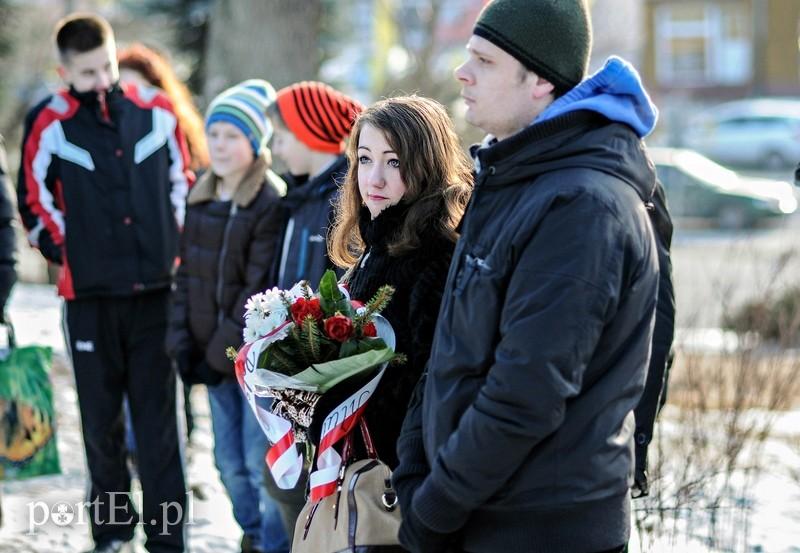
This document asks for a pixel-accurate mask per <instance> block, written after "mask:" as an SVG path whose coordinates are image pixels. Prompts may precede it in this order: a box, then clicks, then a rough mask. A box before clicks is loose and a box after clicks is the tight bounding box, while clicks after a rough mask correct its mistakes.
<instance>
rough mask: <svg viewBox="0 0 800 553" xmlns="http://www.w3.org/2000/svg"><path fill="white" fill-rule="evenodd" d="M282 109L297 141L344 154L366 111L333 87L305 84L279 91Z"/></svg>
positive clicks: (326, 150)
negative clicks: (355, 122) (359, 116)
mask: <svg viewBox="0 0 800 553" xmlns="http://www.w3.org/2000/svg"><path fill="white" fill-rule="evenodd" d="M275 101H276V102H277V104H278V109H279V110H280V113H281V118H282V119H283V122H284V123H286V127H287V128H288V129H289V130H290V131H291V132H292V133H293V134H294V135H295V136H296V137H297V139H298V140H299V141H300V142H302V143H303V144H305V145H306V146H308V147H309V148H311V149H312V150H315V151H318V152H325V153H328V154H341V153H342V152H344V139H345V138H347V135H349V134H350V129H352V128H353V122H354V121H355V119H356V117H357V116H358V114H359V113H360V112H361V110H362V109H363V108H364V106H362V105H361V104H360V103H359V102H358V101H357V100H354V99H353V98H350V97H349V96H345V95H344V94H342V93H341V92H339V91H337V90H334V89H333V88H331V87H330V86H328V85H326V84H324V83H319V82H314V81H304V82H301V83H296V84H293V85H292V86H287V87H286V88H283V89H281V90H279V91H278V96H277V99H276V100H275Z"/></svg>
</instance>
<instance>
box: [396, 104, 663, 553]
mask: <svg viewBox="0 0 800 553" xmlns="http://www.w3.org/2000/svg"><path fill="white" fill-rule="evenodd" d="M478 157H479V161H480V167H481V168H482V169H481V170H480V172H479V173H478V175H477V178H476V186H475V192H474V194H473V198H472V202H471V204H470V207H469V209H468V212H467V214H466V216H465V218H464V220H463V222H462V227H461V233H462V234H461V239H460V240H459V242H458V245H457V247H456V251H455V253H454V255H453V263H452V265H451V269H450V273H449V275H448V282H447V287H446V288H445V292H444V296H443V300H442V308H441V312H440V316H439V321H438V324H437V327H436V334H435V338H434V343H433V348H432V352H431V358H430V361H429V364H428V372H427V377H426V380H425V383H424V392H423V393H422V394H421V395H422V397H421V401H417V402H416V403H415V404H414V405H412V406H411V407H410V411H409V417H408V418H407V419H406V421H405V423H404V427H403V432H402V434H401V437H400V440H399V443H398V453H399V456H400V467H399V468H398V470H397V471H396V474H395V479H396V482H397V486H398V493H399V494H400V495H401V501H402V502H403V503H410V505H409V508H410V509H411V510H412V511H413V515H415V516H416V518H417V519H418V520H422V521H424V523H425V525H426V526H427V527H428V528H429V529H431V530H434V531H436V532H439V533H442V534H455V533H459V534H460V535H461V539H462V541H463V547H464V549H466V550H469V551H471V552H476V553H484V552H486V553H488V552H492V553H494V552H496V551H504V552H507V553H516V552H523V551H525V552H530V551H547V552H549V553H567V552H570V553H571V552H574V551H600V550H605V549H610V548H612V547H616V546H619V545H621V544H623V543H625V542H626V541H627V540H628V537H629V532H630V527H629V520H630V516H629V509H630V500H629V497H628V496H629V487H630V483H631V481H630V480H631V476H632V472H633V453H634V452H633V433H634V416H633V409H634V408H635V407H636V405H637V403H638V401H639V398H640V396H641V393H642V389H643V387H644V382H645V375H646V371H647V364H648V360H649V355H650V342H651V338H652V332H653V322H654V315H655V308H656V298H657V287H658V259H657V251H656V250H657V248H656V244H655V240H654V236H653V230H652V227H651V224H650V221H649V215H648V213H647V206H648V205H649V203H650V202H651V197H652V194H653V192H654V189H655V174H654V171H653V167H652V164H651V163H650V162H649V161H648V159H647V156H646V154H645V150H644V147H643V143H642V141H641V140H640V139H639V138H638V137H637V136H636V135H635V133H634V132H633V130H632V129H631V128H629V127H627V126H626V125H623V124H618V123H612V122H609V121H608V120H607V119H605V118H604V117H602V116H600V115H597V114H595V113H591V112H586V111H576V112H571V113H568V114H566V115H563V116H560V117H556V118H554V119H551V120H548V121H545V122H542V123H539V124H535V125H532V126H530V127H528V128H526V129H524V130H523V131H521V132H519V133H518V134H516V135H514V136H513V137H510V138H508V139H506V140H503V141H501V142H499V143H496V144H494V145H493V146H490V147H487V148H485V149H481V150H480V151H478ZM420 443H421V444H422V445H423V446H424V458H423V460H422V461H421V460H420V457H419V453H420ZM423 465H428V466H429V467H430V473H429V474H428V475H427V476H423V474H424V473H423V474H414V472H415V470H416V469H417V468H419V467H421V466H423ZM409 467H410V468H409ZM415 489H416V491H415V492H414V490H415ZM410 493H413V499H411V500H410V502H409V497H408V495H409V494H410ZM404 494H405V495H406V499H405V500H403V498H402V495H404Z"/></svg>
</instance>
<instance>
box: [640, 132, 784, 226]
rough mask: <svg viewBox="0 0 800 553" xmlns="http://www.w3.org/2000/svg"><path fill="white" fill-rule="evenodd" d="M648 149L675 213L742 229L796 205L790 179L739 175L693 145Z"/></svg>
mask: <svg viewBox="0 0 800 553" xmlns="http://www.w3.org/2000/svg"><path fill="white" fill-rule="evenodd" d="M649 152H650V157H651V158H652V160H653V162H654V163H655V166H656V174H657V175H658V178H659V180H660V181H661V183H662V184H663V186H664V191H665V193H666V195H667V202H668V203H669V208H670V212H671V213H672V216H673V217H675V218H684V219H688V218H692V219H702V220H703V221H704V222H710V223H711V224H714V225H716V226H719V227H721V228H728V229H740V228H746V227H752V226H755V225H757V224H759V223H761V222H763V221H765V220H767V219H775V218H778V217H782V216H785V215H789V214H791V213H794V212H795V211H796V210H797V199H796V197H795V189H794V187H793V186H792V185H791V184H790V183H788V182H782V181H777V180H771V179H755V178H747V177H743V176H741V175H739V174H737V173H735V172H734V171H731V170H730V169H727V168H725V167H723V166H721V165H719V164H717V163H715V162H713V161H711V160H710V159H708V158H707V157H705V156H703V155H701V154H699V153H697V152H695V151H692V150H683V149H677V148H649Z"/></svg>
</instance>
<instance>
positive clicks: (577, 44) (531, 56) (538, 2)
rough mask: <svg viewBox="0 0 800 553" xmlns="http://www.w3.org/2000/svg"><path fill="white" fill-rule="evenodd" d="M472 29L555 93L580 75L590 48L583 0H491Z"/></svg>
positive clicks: (590, 39) (560, 92)
mask: <svg viewBox="0 0 800 553" xmlns="http://www.w3.org/2000/svg"><path fill="white" fill-rule="evenodd" d="M472 32H473V33H474V34H476V35H478V36H479V37H481V38H485V39H486V40H488V41H489V42H491V43H493V44H494V45H495V46H498V47H500V48H502V49H503V50H505V51H506V52H508V53H509V54H511V55H512V56H514V57H515V58H516V59H517V60H519V62H520V63H522V65H524V66H525V67H526V68H528V69H529V70H530V71H533V72H534V73H536V74H537V75H539V76H540V77H544V78H545V79H547V80H548V81H550V82H551V83H552V84H553V86H554V87H555V88H556V95H558V96H560V95H561V94H564V93H565V92H567V91H569V90H570V89H572V88H574V87H575V86H576V85H577V84H578V83H579V82H581V80H583V77H584V76H585V75H586V69H587V67H588V65H589V53H590V51H591V49H592V23H591V18H590V15H589V6H588V5H587V2H586V0H492V2H489V3H488V4H487V5H486V7H484V8H483V11H481V14H480V15H479V16H478V20H477V21H476V22H475V28H474V29H473V31H472Z"/></svg>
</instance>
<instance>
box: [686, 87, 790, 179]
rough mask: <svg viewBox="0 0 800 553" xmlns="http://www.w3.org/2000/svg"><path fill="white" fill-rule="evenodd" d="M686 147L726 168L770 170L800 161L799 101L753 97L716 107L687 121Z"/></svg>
mask: <svg viewBox="0 0 800 553" xmlns="http://www.w3.org/2000/svg"><path fill="white" fill-rule="evenodd" d="M684 142H685V144H686V146H687V147H688V148H691V149H693V150H697V151H698V152H700V153H702V154H705V155H707V156H708V157H710V158H712V159H714V160H716V161H719V162H720V163H725V164H728V165H742V166H744V165H748V166H754V167H761V168H764V169H769V170H772V171H775V170H781V169H785V168H787V167H792V166H794V165H796V164H797V162H798V161H800V100H790V99H784V98H757V99H752V100H738V101H735V102H728V103H725V104H720V105H718V106H716V107H715V108H712V109H710V110H708V111H707V112H705V113H703V114H701V115H698V116H697V117H694V118H692V119H691V120H690V122H689V126H688V128H687V130H686V134H685V136H684Z"/></svg>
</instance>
